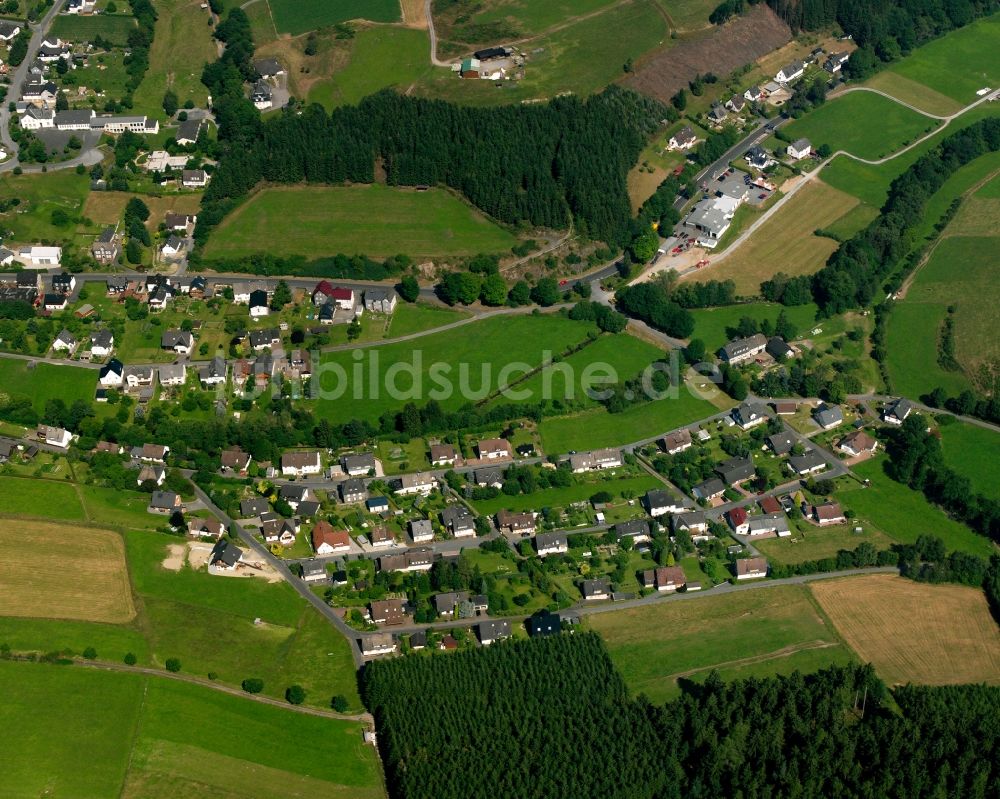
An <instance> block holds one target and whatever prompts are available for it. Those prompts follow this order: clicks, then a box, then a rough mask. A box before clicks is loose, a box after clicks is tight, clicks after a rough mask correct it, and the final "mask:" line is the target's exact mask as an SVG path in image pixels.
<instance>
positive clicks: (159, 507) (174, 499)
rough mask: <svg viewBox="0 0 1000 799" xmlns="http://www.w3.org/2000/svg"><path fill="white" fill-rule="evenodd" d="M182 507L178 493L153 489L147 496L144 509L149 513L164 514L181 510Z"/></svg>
mask: <svg viewBox="0 0 1000 799" xmlns="http://www.w3.org/2000/svg"><path fill="white" fill-rule="evenodd" d="M183 507H184V506H183V503H182V502H181V498H180V495H179V494H175V493H174V492H173V491H154V492H153V493H152V494H151V495H150V497H149V505H148V507H147V508H146V510H148V511H149V512H150V513H159V514H164V515H165V514H169V513H173V512H174V511H177V510H183Z"/></svg>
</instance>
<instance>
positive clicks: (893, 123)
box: [784, 92, 939, 159]
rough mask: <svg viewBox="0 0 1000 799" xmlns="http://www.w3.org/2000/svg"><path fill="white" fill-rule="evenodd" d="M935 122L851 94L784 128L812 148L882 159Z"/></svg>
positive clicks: (863, 94)
mask: <svg viewBox="0 0 1000 799" xmlns="http://www.w3.org/2000/svg"><path fill="white" fill-rule="evenodd" d="M938 124H939V123H938V121H937V120H933V119H929V118H928V117H925V116H923V115H922V114H918V113H917V112H916V111H911V110H910V109H909V108H907V107H906V106H904V105H900V104H899V103H897V102H894V101H892V100H889V99H887V98H885V97H882V96H881V95H878V94H873V93H871V92H852V93H851V94H847V95H844V96H842V97H837V98H835V99H833V100H830V101H829V102H827V103H824V104H823V105H821V106H820V107H819V108H817V109H815V110H813V111H810V112H809V113H807V114H806V115H805V116H803V117H802V118H801V119H797V120H795V121H793V122H791V123H789V124H788V126H787V127H786V128H784V130H785V132H786V133H787V134H788V135H789V136H791V137H792V139H798V138H800V137H805V138H807V139H809V140H810V141H811V142H812V143H813V146H814V147H819V146H821V145H824V144H828V145H830V147H831V148H832V149H833V150H834V151H837V150H846V151H847V152H849V153H851V154H852V155H856V156H858V157H859V158H869V159H874V158H883V157H884V156H887V155H889V154H890V153H892V152H894V151H896V150H898V149H899V148H900V147H903V146H904V145H906V144H909V143H910V142H911V141H913V140H914V139H916V138H918V137H919V136H921V135H923V134H924V133H927V132H928V131H931V130H933V129H934V128H935V127H936V126H937V125H938Z"/></svg>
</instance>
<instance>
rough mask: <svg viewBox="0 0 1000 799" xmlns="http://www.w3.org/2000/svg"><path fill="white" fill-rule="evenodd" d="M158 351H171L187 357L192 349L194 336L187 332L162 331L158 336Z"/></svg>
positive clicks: (175, 330)
mask: <svg viewBox="0 0 1000 799" xmlns="http://www.w3.org/2000/svg"><path fill="white" fill-rule="evenodd" d="M160 349H162V350H173V351H174V352H176V353H177V354H178V355H187V354H188V353H190V352H191V350H192V349H194V336H192V335H191V332H190V331H188V330H177V329H176V328H175V329H171V330H164V331H163V333H162V334H161V335H160Z"/></svg>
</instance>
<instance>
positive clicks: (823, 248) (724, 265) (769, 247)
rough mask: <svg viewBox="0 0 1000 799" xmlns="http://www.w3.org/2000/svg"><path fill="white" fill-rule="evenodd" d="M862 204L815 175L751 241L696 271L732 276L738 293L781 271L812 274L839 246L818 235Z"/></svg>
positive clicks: (700, 276)
mask: <svg viewBox="0 0 1000 799" xmlns="http://www.w3.org/2000/svg"><path fill="white" fill-rule="evenodd" d="M856 205H858V200H857V198H856V197H852V196H851V195H850V194H847V193H846V192H842V191H840V190H839V189H835V188H833V187H832V186H828V185H827V184H825V183H823V182H822V181H819V180H813V181H811V182H810V183H809V185H807V186H804V187H803V188H802V189H800V190H799V191H798V192H797V193H796V194H795V195H794V196H793V197H792V198H791V199H790V200H789V201H788V202H787V203H786V204H785V206H784V207H783V208H782V209H781V211H780V213H777V214H775V215H774V216H772V217H771V218H770V219H769V220H768V221H767V222H765V223H764V224H763V225H761V226H760V227H759V228H758V229H757V230H756V231H755V232H754V234H753V235H752V236H751V237H750V238H749V239H748V240H747V242H746V243H745V244H744V245H743V246H742V247H740V248H738V249H737V250H734V251H733V254H732V255H730V256H728V257H725V258H723V259H722V260H721V262H720V263H719V264H718V266H716V265H714V264H713V265H712V266H710V267H709V268H707V269H702V270H700V271H698V272H697V273H695V275H694V276H693V277H692V279H693V280H695V281H701V280H732V281H734V282H735V283H736V291H737V292H738V293H739V294H744V295H748V294H757V293H758V292H759V290H760V284H761V282H763V281H764V280H767V279H768V278H771V277H773V276H774V275H775V274H777V273H778V272H784V273H785V274H787V275H811V274H812V273H813V272H816V271H818V270H819V269H820V268H821V267H822V266H823V264H824V263H826V259H827V258H829V257H830V254H831V253H832V252H833V251H834V250H835V249H837V242H836V241H834V240H833V239H828V238H823V237H821V236H817V235H816V234H815V231H816V229H817V228H825V227H827V226H828V225H831V224H833V223H834V222H836V221H837V220H838V219H840V218H841V217H842V216H844V214H846V213H848V212H849V211H850V210H852V209H853V208H854V207H855V206H856Z"/></svg>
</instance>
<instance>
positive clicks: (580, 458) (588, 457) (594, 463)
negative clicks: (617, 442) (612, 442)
mask: <svg viewBox="0 0 1000 799" xmlns="http://www.w3.org/2000/svg"><path fill="white" fill-rule="evenodd" d="M569 465H570V469H571V470H572V471H573V473H574V474H580V473H581V472H594V471H600V470H602V469H617V468H618V467H619V466H621V465H622V453H621V450H620V449H597V450H593V451H592V452H580V453H578V454H576V455H570V456H569Z"/></svg>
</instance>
